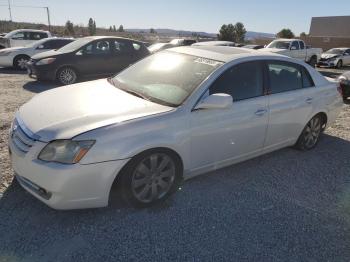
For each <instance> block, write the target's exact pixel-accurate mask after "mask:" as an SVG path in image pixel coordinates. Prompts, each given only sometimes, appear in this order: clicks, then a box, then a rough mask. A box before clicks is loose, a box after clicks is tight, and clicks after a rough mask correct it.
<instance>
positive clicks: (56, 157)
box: [38, 140, 95, 164]
mask: <svg viewBox="0 0 350 262" xmlns="http://www.w3.org/2000/svg"><path fill="white" fill-rule="evenodd" d="M94 143H95V141H93V140H84V141H74V140H55V141H52V142H50V143H49V144H47V145H46V146H45V147H44V148H43V150H41V152H40V154H39V157H38V158H39V159H40V160H43V161H46V162H58V163H63V164H76V163H78V162H79V161H80V160H81V159H82V158H83V157H84V156H85V154H86V153H87V152H88V151H89V149H90V148H91V147H92V146H93V144H94Z"/></svg>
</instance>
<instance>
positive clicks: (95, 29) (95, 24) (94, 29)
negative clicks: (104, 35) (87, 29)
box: [93, 20, 96, 35]
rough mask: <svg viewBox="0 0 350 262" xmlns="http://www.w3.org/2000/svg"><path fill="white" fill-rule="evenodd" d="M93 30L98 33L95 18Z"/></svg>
mask: <svg viewBox="0 0 350 262" xmlns="http://www.w3.org/2000/svg"><path fill="white" fill-rule="evenodd" d="M93 28H94V29H93V32H94V35H96V21H95V20H94V26H93Z"/></svg>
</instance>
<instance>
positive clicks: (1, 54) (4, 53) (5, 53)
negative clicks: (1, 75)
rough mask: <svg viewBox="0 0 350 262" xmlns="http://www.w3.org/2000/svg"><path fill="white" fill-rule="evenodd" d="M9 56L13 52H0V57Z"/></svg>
mask: <svg viewBox="0 0 350 262" xmlns="http://www.w3.org/2000/svg"><path fill="white" fill-rule="evenodd" d="M9 54H11V51H2V52H0V56H7V55H9Z"/></svg>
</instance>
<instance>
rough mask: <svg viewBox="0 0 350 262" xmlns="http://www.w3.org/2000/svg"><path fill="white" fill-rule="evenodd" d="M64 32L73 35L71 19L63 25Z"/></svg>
mask: <svg viewBox="0 0 350 262" xmlns="http://www.w3.org/2000/svg"><path fill="white" fill-rule="evenodd" d="M64 33H65V34H66V35H70V36H74V25H73V23H72V22H71V21H69V20H68V21H67V22H66V25H65V27H64Z"/></svg>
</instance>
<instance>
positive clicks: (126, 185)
mask: <svg viewBox="0 0 350 262" xmlns="http://www.w3.org/2000/svg"><path fill="white" fill-rule="evenodd" d="M181 174H182V170H181V164H180V163H179V160H178V158H177V157H176V156H175V155H174V154H171V153H169V152H167V151H165V150H154V151H153V150H152V151H149V152H145V153H142V154H140V155H138V156H136V157H134V158H133V159H132V160H131V161H130V163H128V164H127V166H126V167H125V168H124V169H123V171H122V172H121V174H120V175H121V181H120V182H121V191H122V195H123V197H124V199H125V200H126V201H127V202H129V203H130V204H132V205H133V206H136V207H147V206H151V205H153V204H155V203H157V202H159V201H162V200H165V199H166V198H167V197H168V196H169V195H170V194H171V193H172V192H174V191H175V190H176V188H177V186H178V184H179V181H180V178H181Z"/></svg>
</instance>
